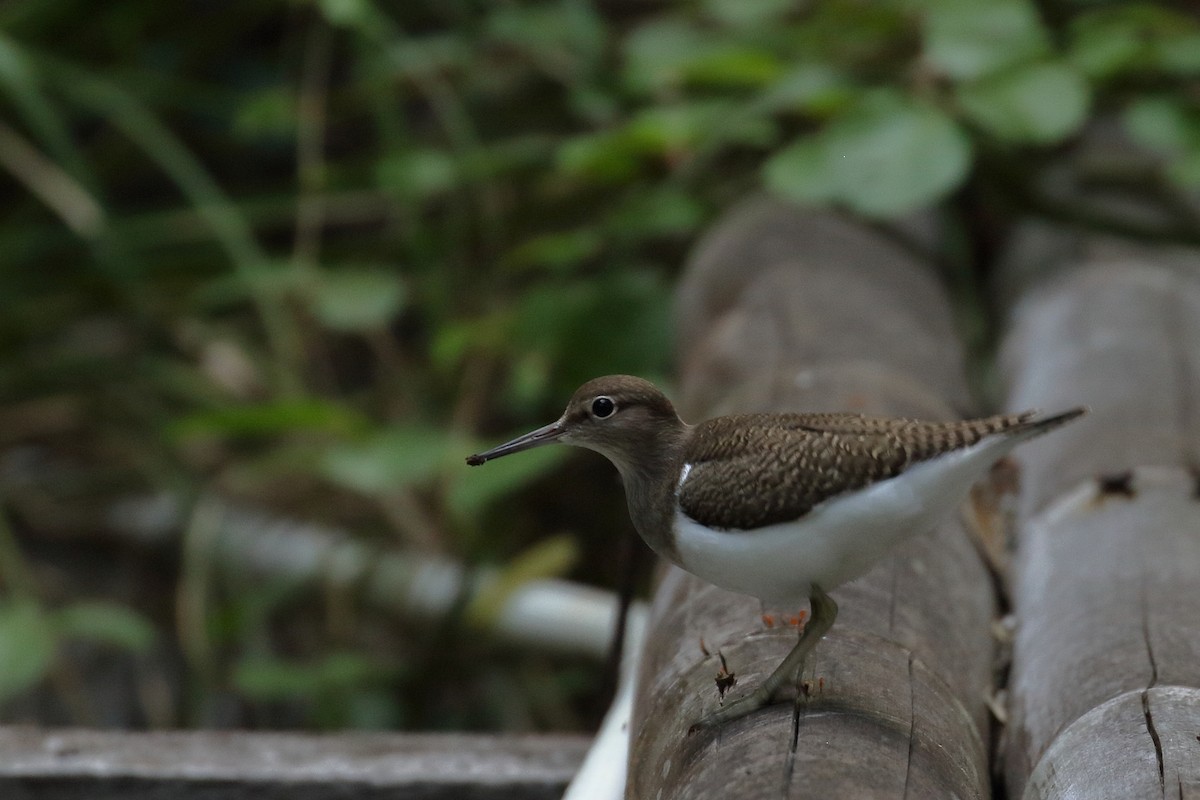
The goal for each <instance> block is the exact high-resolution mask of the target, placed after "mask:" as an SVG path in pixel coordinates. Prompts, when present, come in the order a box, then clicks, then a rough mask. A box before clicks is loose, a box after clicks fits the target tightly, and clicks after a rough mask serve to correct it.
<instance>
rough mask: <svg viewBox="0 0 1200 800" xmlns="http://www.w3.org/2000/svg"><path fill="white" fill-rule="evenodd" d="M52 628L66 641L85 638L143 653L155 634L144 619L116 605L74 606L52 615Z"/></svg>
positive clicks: (82, 604)
mask: <svg viewBox="0 0 1200 800" xmlns="http://www.w3.org/2000/svg"><path fill="white" fill-rule="evenodd" d="M52 619H53V622H54V625H55V627H57V629H58V631H59V633H61V634H62V636H64V637H66V638H71V639H86V640H89V641H94V642H102V643H104V644H110V645H113V646H115V647H120V648H123V649H125V650H129V651H132V652H135V653H144V652H146V651H147V650H149V649H150V647H152V646H153V645H154V640H155V639H156V638H157V635H158V634H157V631H156V630H155V628H154V625H153V624H152V623H151V622H150V621H149V620H147V619H146V618H145V617H144V616H142V615H141V614H139V613H138V612H136V611H133V610H132V609H129V608H126V607H125V606H120V605H117V604H116V603H75V604H73V605H70V606H67V607H66V608H63V609H60V610H58V611H56V612H54V614H53V616H52Z"/></svg>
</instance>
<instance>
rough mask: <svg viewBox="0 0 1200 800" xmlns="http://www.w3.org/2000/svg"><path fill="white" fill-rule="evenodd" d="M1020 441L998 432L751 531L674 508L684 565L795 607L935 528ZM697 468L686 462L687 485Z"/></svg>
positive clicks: (731, 586) (732, 586)
mask: <svg viewBox="0 0 1200 800" xmlns="http://www.w3.org/2000/svg"><path fill="white" fill-rule="evenodd" d="M1015 445H1016V442H1015V441H1013V440H1012V438H1011V437H1005V436H993V437H989V438H987V439H984V440H983V441H981V442H979V443H978V444H975V445H972V446H971V447H968V448H964V449H962V450H958V451H955V452H952V453H948V454H946V455H943V456H938V457H937V458H934V459H931V460H929V461H926V462H923V463H921V464H917V465H916V466H913V467H910V468H909V469H907V470H906V471H905V472H903V473H902V474H900V475H899V476H897V477H895V478H889V479H887V480H883V481H880V482H878V483H875V484H872V485H871V486H868V487H867V488H866V489H863V490H861V491H858V492H854V493H852V494H848V495H842V496H840V497H835V498H833V499H832V500H828V501H826V502H824V503H821V504H820V505H818V506H817V507H816V508H814V509H813V510H812V511H810V512H809V513H808V514H806V515H805V516H804V517H802V518H800V519H799V520H796V521H794V522H783V523H778V524H775V525H769V526H767V527H764V528H757V529H755V530H753V531H737V530H734V531H723V530H714V529H712V528H706V527H704V526H703V525H701V524H699V523H698V522H696V521H695V520H692V519H690V518H689V517H687V516H686V515H684V514H683V513H682V512H681V511H678V510H676V512H675V523H674V524H675V530H674V533H675V545H676V548H677V550H678V553H679V560H680V566H682V567H683V568H684V569H686V570H687V571H688V572H691V573H693V574H694V575H697V576H699V577H701V578H703V579H704V580H706V581H708V582H710V583H713V584H716V585H717V586H720V587H722V588H723V589H729V590H731V591H734V592H740V593H742V594H748V595H751V596H754V597H758V598H759V599H761V600H763V601H764V602H765V603H767V604H778V605H780V606H785V605H786V606H796V605H800V604H802V603H803V602H804V601H805V600H807V599H808V596H809V595H810V593H811V591H812V588H811V587H812V585H813V584H817V585H819V586H820V587H821V588H822V589H824V590H825V591H829V590H831V589H833V588H834V587H836V586H838V585H840V584H842V583H845V582H846V581H849V580H852V579H853V578H856V577H858V576H859V575H862V574H863V573H864V572H866V571H867V570H869V569H870V568H871V567H872V566H873V565H874V564H875V563H876V562H877V561H879V560H880V559H881V558H882V557H883V556H884V554H885V553H886V552H887V551H888V550H889V549H891V548H892V547H893V546H894V545H895V544H897V543H898V542H900V541H902V540H904V539H907V538H909V537H910V536H915V535H917V534H921V533H926V532H928V531H930V530H932V529H933V528H934V527H935V526H936V525H937V524H938V523H939V522H941V520H942V519H944V518H945V517H946V516H947V515H948V514H949V513H950V512H951V511H952V510H953V509H954V508H956V507H957V506H958V504H959V503H960V502H962V500H963V498H964V497H965V496H966V494H967V492H968V491H969V490H970V488H971V485H972V484H973V483H975V481H977V480H979V478H981V477H982V476H983V475H984V473H986V472H987V470H988V468H989V467H990V466H991V465H992V464H993V463H995V461H996V460H997V459H998V458H1000V457H1001V456H1003V455H1004V454H1005V453H1007V452H1008V451H1009V450H1010V449H1012V447H1013V446H1015ZM690 472H691V465H690V464H685V465H684V467H683V470H682V473H681V475H680V481H679V485H680V486H681V487H682V485H683V483H684V481H686V480H687V478H688V475H689V473H690Z"/></svg>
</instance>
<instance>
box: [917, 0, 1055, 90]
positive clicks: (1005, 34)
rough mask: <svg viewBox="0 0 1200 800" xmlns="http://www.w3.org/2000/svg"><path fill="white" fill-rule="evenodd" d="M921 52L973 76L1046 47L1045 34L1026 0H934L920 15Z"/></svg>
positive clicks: (949, 70)
mask: <svg viewBox="0 0 1200 800" xmlns="http://www.w3.org/2000/svg"><path fill="white" fill-rule="evenodd" d="M924 42H925V57H926V58H927V59H928V60H929V61H930V62H932V63H933V64H935V65H936V66H937V67H939V68H940V69H941V70H942V72H944V73H946V74H947V75H949V76H950V77H952V78H956V79H959V80H972V79H976V78H981V77H983V76H985V75H989V74H991V73H993V72H997V71H999V70H1001V69H1004V68H1005V67H1007V66H1009V65H1012V64H1016V63H1019V62H1022V61H1028V60H1030V59H1034V58H1038V57H1040V56H1044V55H1046V54H1047V53H1048V52H1049V49H1050V48H1049V36H1048V35H1047V33H1046V30H1045V28H1044V27H1043V25H1042V22H1041V20H1040V19H1039V18H1038V15H1037V10H1036V8H1034V6H1033V4H1032V3H1030V2H1027V1H1026V0H933V2H930V3H929V4H928V12H927V13H926V15H925V17H924Z"/></svg>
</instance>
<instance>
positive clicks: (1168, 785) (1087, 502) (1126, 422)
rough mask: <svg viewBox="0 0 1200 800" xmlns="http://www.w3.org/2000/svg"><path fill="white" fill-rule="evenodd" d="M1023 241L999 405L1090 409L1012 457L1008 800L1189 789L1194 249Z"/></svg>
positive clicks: (1197, 435)
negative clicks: (1017, 465) (1047, 271)
mask: <svg viewBox="0 0 1200 800" xmlns="http://www.w3.org/2000/svg"><path fill="white" fill-rule="evenodd" d="M1032 241H1033V243H1034V244H1038V243H1040V244H1041V245H1042V246H1043V249H1042V250H1041V251H1040V253H1041V255H1040V258H1041V262H1040V263H1042V264H1043V266H1049V267H1052V268H1053V267H1057V268H1058V271H1057V272H1055V273H1054V274H1052V276H1051V277H1049V278H1046V277H1044V276H1043V279H1042V281H1041V282H1040V283H1039V282H1034V283H1031V284H1029V283H1027V284H1026V290H1025V294H1024V295H1023V299H1022V300H1020V301H1019V302H1018V303H1017V304H1016V305H1015V306H1014V308H1013V309H1012V313H1011V331H1010V333H1009V334H1008V336H1007V339H1006V342H1005V345H1004V348H1003V360H1002V364H1003V369H1004V373H1005V375H1006V379H1007V382H1008V383H1009V385H1010V386H1011V387H1012V390H1011V395H1010V400H1009V406H1010V407H1013V408H1016V407H1025V406H1026V405H1034V406H1039V405H1040V406H1045V407H1052V406H1054V405H1055V404H1057V403H1059V402H1062V401H1063V400H1064V399H1065V398H1067V397H1070V398H1072V402H1076V403H1080V402H1082V403H1086V404H1087V405H1089V406H1090V408H1091V413H1090V414H1089V415H1088V417H1086V418H1084V419H1083V420H1081V421H1080V422H1079V423H1078V424H1076V425H1074V426H1072V427H1070V428H1068V429H1066V430H1065V431H1063V432H1061V433H1060V434H1058V435H1057V436H1056V437H1055V438H1054V440H1053V441H1046V442H1032V443H1030V444H1029V446H1028V447H1026V448H1025V449H1024V450H1023V451H1022V453H1021V454H1020V455H1021V461H1022V470H1023V476H1022V483H1023V487H1024V492H1023V496H1022V500H1021V506H1022V509H1023V510H1022V518H1023V524H1022V525H1021V526H1020V533H1019V549H1018V554H1017V558H1016V560H1015V562H1014V578H1013V583H1014V596H1015V605H1016V613H1017V620H1018V628H1017V635H1016V640H1015V643H1014V665H1013V677H1012V680H1011V685H1010V692H1009V696H1010V716H1011V719H1010V725H1009V728H1008V730H1007V732H1006V739H1007V744H1006V747H1005V753H1006V764H1005V775H1006V780H1007V786H1008V791H1009V796H1010V797H1014V798H1016V797H1028V798H1114V799H1115V798H1128V797H1163V796H1165V797H1198V796H1200V741H1198V740H1197V738H1196V737H1197V735H1200V705H1198V703H1197V694H1198V693H1200V478H1198V474H1200V473H1197V471H1196V467H1197V465H1198V464H1200V460H1198V458H1197V456H1198V455H1200V255H1198V254H1193V255H1192V258H1191V259H1190V260H1189V259H1186V258H1180V253H1179V251H1172V252H1170V253H1165V254H1162V257H1161V258H1156V257H1155V252H1154V251H1153V250H1150V249H1147V248H1144V247H1138V248H1134V247H1128V246H1120V245H1116V244H1112V243H1099V244H1095V243H1088V242H1087V241H1086V240H1084V239H1082V238H1081V237H1079V236H1077V235H1075V234H1072V233H1069V232H1064V231H1060V232H1058V234H1057V237H1054V236H1048V233H1047V229H1045V228H1044V227H1039V228H1038V230H1037V231H1036V235H1035V236H1034V238H1033V240H1032ZM1018 244H1019V245H1020V246H1021V253H1022V258H1024V259H1034V260H1036V259H1038V258H1039V250H1038V248H1036V247H1033V246H1032V244H1031V241H1030V240H1029V239H1023V238H1018Z"/></svg>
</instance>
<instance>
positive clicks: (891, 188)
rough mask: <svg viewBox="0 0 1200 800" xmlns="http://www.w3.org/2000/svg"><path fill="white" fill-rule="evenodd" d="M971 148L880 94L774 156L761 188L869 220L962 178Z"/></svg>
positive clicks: (931, 119) (950, 125)
mask: <svg viewBox="0 0 1200 800" xmlns="http://www.w3.org/2000/svg"><path fill="white" fill-rule="evenodd" d="M970 161H971V145H970V142H969V141H968V140H967V137H966V136H965V135H964V134H963V132H962V131H961V130H960V129H959V128H958V127H957V126H956V125H955V124H954V122H953V120H951V119H950V118H949V117H947V116H946V115H945V114H944V113H942V112H941V111H939V110H938V109H936V108H934V107H932V106H929V105H925V104H920V103H913V102H911V101H909V100H907V99H906V98H904V97H903V96H901V95H898V94H896V93H893V92H889V91H880V92H877V93H873V94H870V95H867V96H865V97H863V98H862V100H861V101H860V102H859V103H856V104H855V105H854V107H852V108H851V109H849V110H848V111H847V112H846V113H844V114H841V115H839V116H838V118H837V119H836V120H834V121H833V122H832V123H830V124H829V125H828V126H827V127H825V128H823V129H822V130H821V131H819V132H818V133H815V134H812V135H809V136H805V137H803V138H801V139H800V140H798V141H796V142H795V143H793V144H792V145H790V146H788V147H785V148H784V149H782V150H780V151H779V152H778V153H776V154H775V155H774V156H773V157H772V158H771V160H770V161H768V162H767V164H766V167H765V178H766V181H767V185H768V186H770V187H771V188H773V189H775V190H776V191H777V192H779V193H780V194H783V195H786V196H789V197H792V198H795V199H796V200H800V201H802V202H808V203H829V202H833V203H840V204H845V205H847V206H849V207H850V208H853V209H854V210H855V211H859V212H861V213H863V214H867V215H870V216H889V215H893V214H899V213H903V212H905V211H908V210H909V209H912V208H915V207H917V206H920V205H923V204H924V203H926V202H928V201H929V199H930V198H932V197H937V196H939V195H942V194H945V193H946V192H948V191H950V190H951V189H953V188H955V187H956V186H958V185H959V184H960V183H962V181H963V180H964V179H965V178H966V174H967V169H968V167H969V166H970Z"/></svg>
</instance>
